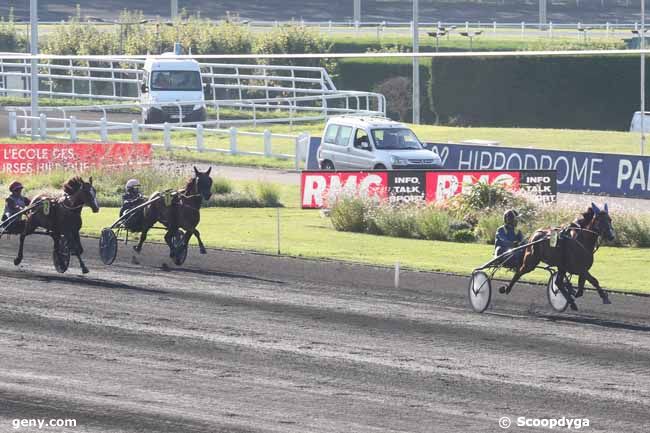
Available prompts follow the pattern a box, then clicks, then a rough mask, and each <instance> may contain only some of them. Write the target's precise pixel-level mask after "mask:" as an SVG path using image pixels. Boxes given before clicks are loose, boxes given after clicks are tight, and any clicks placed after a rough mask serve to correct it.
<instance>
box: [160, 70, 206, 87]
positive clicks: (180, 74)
mask: <svg viewBox="0 0 650 433" xmlns="http://www.w3.org/2000/svg"><path fill="white" fill-rule="evenodd" d="M151 90H192V91H200V90H202V87H201V74H200V73H199V72H198V71H154V72H153V73H152V74H151Z"/></svg>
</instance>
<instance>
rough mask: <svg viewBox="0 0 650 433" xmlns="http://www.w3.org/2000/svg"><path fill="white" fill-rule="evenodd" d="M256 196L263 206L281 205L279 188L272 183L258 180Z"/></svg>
mask: <svg viewBox="0 0 650 433" xmlns="http://www.w3.org/2000/svg"><path fill="white" fill-rule="evenodd" d="M257 197H258V198H259V200H260V202H262V204H263V205H264V207H282V203H280V189H279V188H278V187H277V186H276V185H274V184H272V183H267V182H258V183H257Z"/></svg>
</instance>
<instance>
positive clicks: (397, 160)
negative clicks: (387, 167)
mask: <svg viewBox="0 0 650 433" xmlns="http://www.w3.org/2000/svg"><path fill="white" fill-rule="evenodd" d="M390 162H391V163H393V164H395V165H406V164H408V161H407V160H406V159H404V158H400V157H398V156H391V157H390Z"/></svg>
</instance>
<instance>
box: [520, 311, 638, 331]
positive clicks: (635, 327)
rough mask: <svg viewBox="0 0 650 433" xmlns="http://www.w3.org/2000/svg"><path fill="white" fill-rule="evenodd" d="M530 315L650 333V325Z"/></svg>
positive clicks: (576, 317) (539, 314) (575, 317)
mask: <svg viewBox="0 0 650 433" xmlns="http://www.w3.org/2000/svg"><path fill="white" fill-rule="evenodd" d="M530 315H531V316H534V317H536V318H540V319H546V320H549V321H551V322H570V323H578V324H581V325H594V326H601V327H604V328H610V329H625V330H628V331H640V332H650V325H640V324H634V323H626V322H619V321H616V320H610V319H601V318H597V317H585V316H555V315H550V314H544V313H531V314H530Z"/></svg>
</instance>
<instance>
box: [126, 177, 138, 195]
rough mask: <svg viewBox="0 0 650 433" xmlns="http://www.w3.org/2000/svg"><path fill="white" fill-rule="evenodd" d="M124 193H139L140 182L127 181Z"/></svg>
mask: <svg viewBox="0 0 650 433" xmlns="http://www.w3.org/2000/svg"><path fill="white" fill-rule="evenodd" d="M126 192H134V193H136V194H139V193H140V182H139V181H138V179H129V180H128V181H127V182H126Z"/></svg>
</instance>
